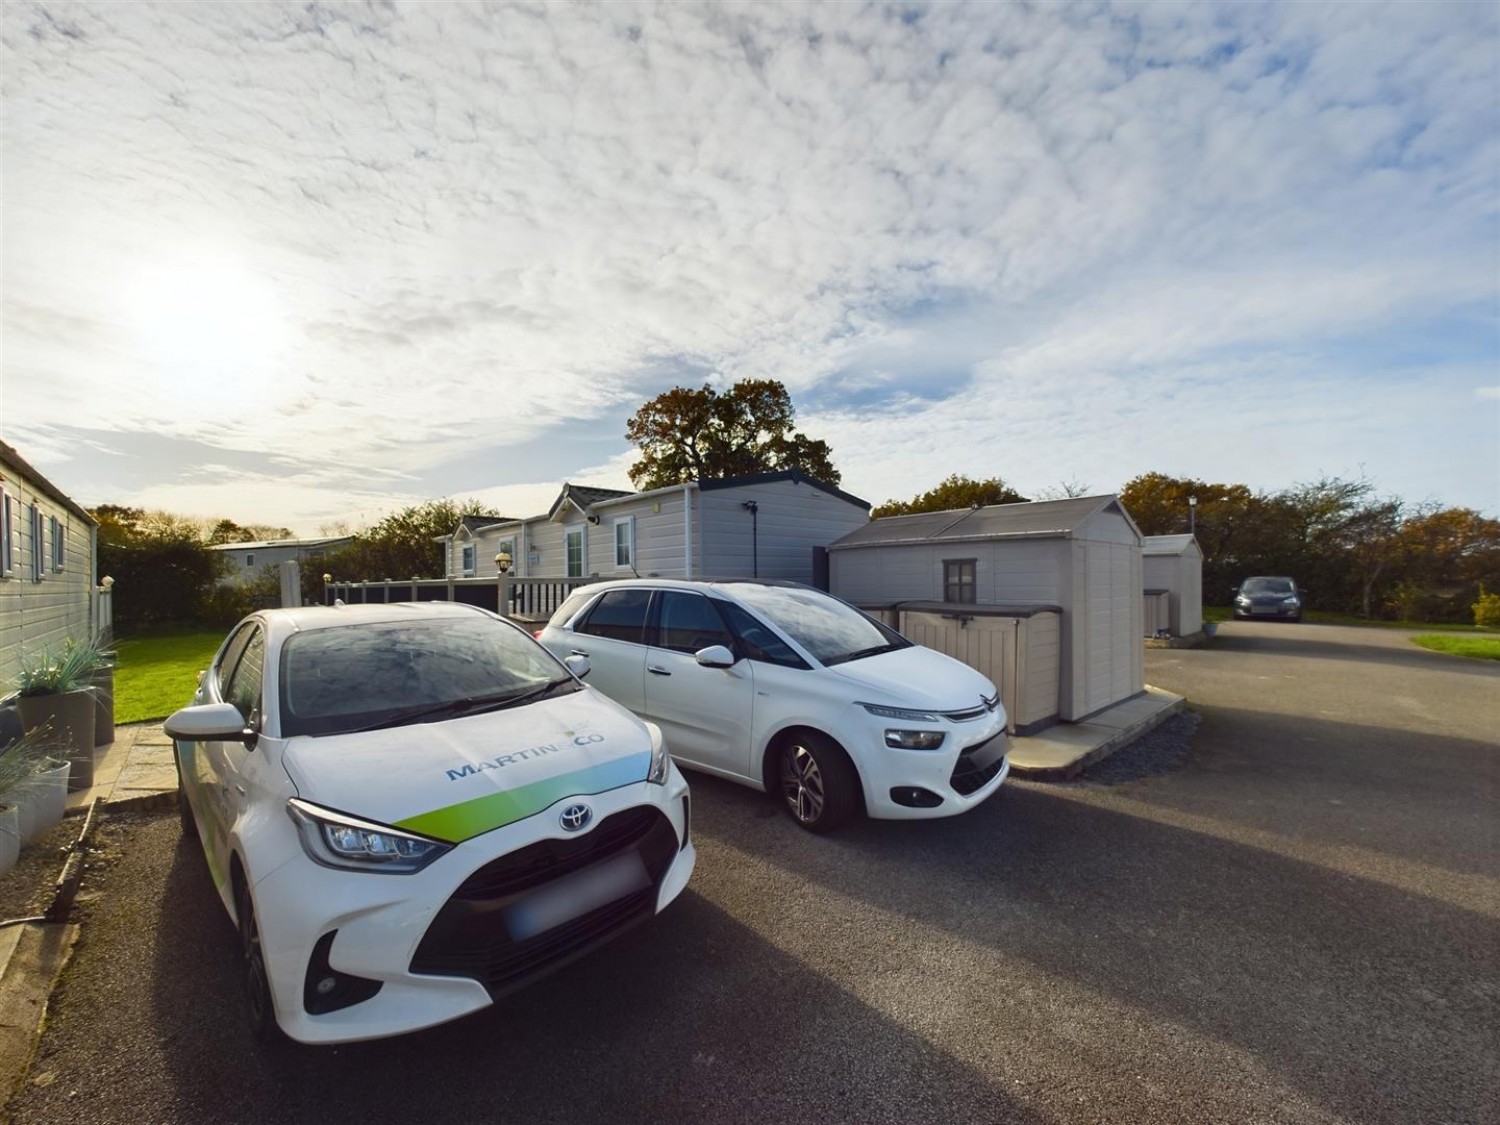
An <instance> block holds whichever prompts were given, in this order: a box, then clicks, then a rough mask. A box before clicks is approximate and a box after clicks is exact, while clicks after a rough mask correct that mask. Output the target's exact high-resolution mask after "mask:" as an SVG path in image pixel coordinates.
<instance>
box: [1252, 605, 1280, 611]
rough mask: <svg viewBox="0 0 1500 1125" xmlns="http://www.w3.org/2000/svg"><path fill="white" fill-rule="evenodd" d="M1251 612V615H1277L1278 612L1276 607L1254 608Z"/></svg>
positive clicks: (1260, 606)
mask: <svg viewBox="0 0 1500 1125" xmlns="http://www.w3.org/2000/svg"><path fill="white" fill-rule="evenodd" d="M1250 612H1251V613H1275V612H1276V607H1275V606H1274V605H1258V606H1252V607H1251V609H1250Z"/></svg>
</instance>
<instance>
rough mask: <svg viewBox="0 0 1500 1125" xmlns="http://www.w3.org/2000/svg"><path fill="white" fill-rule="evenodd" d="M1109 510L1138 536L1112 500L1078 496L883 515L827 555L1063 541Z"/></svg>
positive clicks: (830, 548)
mask: <svg viewBox="0 0 1500 1125" xmlns="http://www.w3.org/2000/svg"><path fill="white" fill-rule="evenodd" d="M1111 508H1112V509H1114V510H1115V511H1117V512H1119V513H1120V515H1122V516H1124V517H1125V521H1126V522H1127V523H1128V524H1130V526H1131V528H1132V529H1134V530H1135V531H1136V534H1140V529H1139V528H1136V526H1135V521H1134V520H1132V519H1131V518H1130V513H1128V512H1127V511H1125V508H1124V506H1123V505H1121V503H1120V501H1119V498H1118V497H1116V496H1079V497H1073V498H1070V499H1066V500H1033V501H1028V502H1026V503H1021V504H991V505H988V506H986V507H982V508H959V509H956V510H954V511H949V512H919V513H917V514H916V515H910V516H882V517H881V518H880V519H877V520H873V521H871V522H870V523H868V524H866V525H865V526H864V527H861V528H857V529H856V530H854V531H851V532H850V533H849V534H848V535H846V536H844V537H843V538H842V539H840V540H838V541H837V542H835V543H832V544H830V545H829V548H828V549H829V550H830V551H841V550H847V549H849V548H851V547H875V546H886V545H890V544H896V543H933V542H951V541H955V540H969V541H974V540H984V539H1047V538H1057V539H1066V538H1069V537H1070V536H1072V534H1073V533H1074V532H1075V531H1077V530H1078V528H1080V527H1081V526H1083V524H1084V523H1085V522H1087V521H1088V519H1089V518H1090V517H1091V516H1094V515H1095V514H1097V513H1099V512H1102V511H1106V510H1109V509H1111Z"/></svg>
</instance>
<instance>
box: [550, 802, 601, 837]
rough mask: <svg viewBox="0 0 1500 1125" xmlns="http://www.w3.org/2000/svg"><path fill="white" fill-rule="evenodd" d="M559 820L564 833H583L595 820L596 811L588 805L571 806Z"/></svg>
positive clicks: (564, 810) (563, 812)
mask: <svg viewBox="0 0 1500 1125" xmlns="http://www.w3.org/2000/svg"><path fill="white" fill-rule="evenodd" d="M557 819H558V821H559V822H560V823H561V824H562V826H563V831H564V832H582V831H583V830H584V829H585V828H587V827H588V825H589V821H591V820H593V819H594V810H593V809H591V808H589V807H588V806H587V805H569V806H568V807H567V808H565V809H563V811H562V816H560V817H558V818H557Z"/></svg>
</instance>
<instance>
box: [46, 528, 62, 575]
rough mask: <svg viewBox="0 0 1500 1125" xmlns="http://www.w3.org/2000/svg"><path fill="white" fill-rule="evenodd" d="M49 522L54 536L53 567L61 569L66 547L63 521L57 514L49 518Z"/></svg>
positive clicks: (50, 530)
mask: <svg viewBox="0 0 1500 1125" xmlns="http://www.w3.org/2000/svg"><path fill="white" fill-rule="evenodd" d="M48 523H49V524H50V527H49V529H48V533H49V534H50V535H51V537H52V569H53V570H61V569H62V568H63V553H64V550H65V548H66V541H65V538H64V535H63V525H62V521H60V520H59V519H58V518H57V517H56V516H51V517H49V519H48Z"/></svg>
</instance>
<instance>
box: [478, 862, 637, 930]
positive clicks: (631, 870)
mask: <svg viewBox="0 0 1500 1125" xmlns="http://www.w3.org/2000/svg"><path fill="white" fill-rule="evenodd" d="M650 885H651V877H650V876H649V875H647V874H646V865H645V864H644V863H642V862H641V857H640V856H639V855H638V854H637V853H635V852H627V853H626V854H624V855H619V856H616V857H615V858H614V859H609V860H605V861H604V862H603V863H601V864H598V865H597V866H595V867H590V868H589V869H588V870H587V871H580V872H578V873H577V874H575V875H567V876H564V877H563V878H561V879H559V880H557V882H555V883H550V884H548V885H547V886H545V887H541V888H539V889H538V890H535V891H533V892H532V893H531V894H529V895H527V896H526V897H525V898H523V899H522V900H521V901H520V902H518V903H515V904H514V905H513V906H511V907H509V908H508V909H507V910H506V911H505V926H506V929H507V930H509V931H510V940H511V941H525V940H526V939H527V938H533V937H536V935H537V934H540V933H545V932H546V931H547V930H550V929H552V928H553V927H554V926H561V925H562V924H563V923H564V922H571V921H572V920H573V919H574V918H577V917H579V916H580V915H583V914H587V913H588V912H589V911H590V910H598V909H599V907H601V906H604V905H605V904H606V903H611V902H613V901H614V900H615V899H617V898H624V897H625V896H626V895H630V894H634V893H635V892H636V891H643V890H645V889H646V888H647V887H649V886H650Z"/></svg>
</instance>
